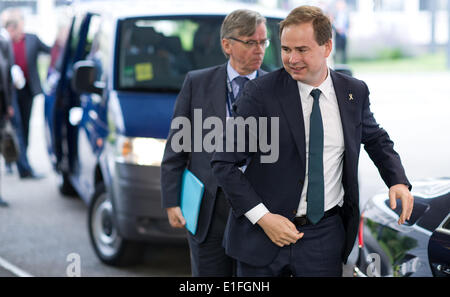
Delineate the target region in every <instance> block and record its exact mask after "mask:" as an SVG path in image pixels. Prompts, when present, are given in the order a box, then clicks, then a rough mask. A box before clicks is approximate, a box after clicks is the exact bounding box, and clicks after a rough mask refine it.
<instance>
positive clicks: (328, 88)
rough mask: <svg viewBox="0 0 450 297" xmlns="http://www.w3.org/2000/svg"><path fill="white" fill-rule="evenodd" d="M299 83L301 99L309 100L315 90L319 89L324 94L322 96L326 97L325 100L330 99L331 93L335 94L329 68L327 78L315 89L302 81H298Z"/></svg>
mask: <svg viewBox="0 0 450 297" xmlns="http://www.w3.org/2000/svg"><path fill="white" fill-rule="evenodd" d="M297 83H298V88H299V90H300V96H301V98H305V99H306V98H308V96H309V95H310V93H311V91H312V90H313V89H319V90H320V91H321V92H322V95H324V96H325V98H330V92H334V88H333V81H332V80H331V76H330V69H329V68H327V78H326V79H325V80H324V81H323V82H322V84H321V85H320V86H318V87H313V86H311V85H308V84H305V83H302V82H300V81H297Z"/></svg>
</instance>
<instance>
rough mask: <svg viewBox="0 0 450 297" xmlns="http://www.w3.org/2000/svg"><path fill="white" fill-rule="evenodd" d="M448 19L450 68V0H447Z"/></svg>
mask: <svg viewBox="0 0 450 297" xmlns="http://www.w3.org/2000/svg"><path fill="white" fill-rule="evenodd" d="M447 21H448V34H447V35H448V39H447V69H450V0H447Z"/></svg>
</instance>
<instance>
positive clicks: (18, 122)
mask: <svg viewBox="0 0 450 297" xmlns="http://www.w3.org/2000/svg"><path fill="white" fill-rule="evenodd" d="M14 95H15V96H14V97H13V100H12V106H13V108H14V116H13V118H12V124H13V127H14V129H15V132H16V136H17V141H18V144H19V151H20V155H19V159H18V160H17V170H18V171H19V175H20V176H24V175H26V174H28V173H30V172H32V169H31V166H30V163H29V162H28V157H27V150H26V147H25V140H24V135H23V133H24V129H23V125H22V117H21V112H20V107H19V104H18V98H17V94H14Z"/></svg>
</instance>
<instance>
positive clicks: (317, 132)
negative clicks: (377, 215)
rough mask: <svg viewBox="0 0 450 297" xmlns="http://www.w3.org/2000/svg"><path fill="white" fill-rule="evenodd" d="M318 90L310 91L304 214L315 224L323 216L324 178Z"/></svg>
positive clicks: (321, 125)
mask: <svg viewBox="0 0 450 297" xmlns="http://www.w3.org/2000/svg"><path fill="white" fill-rule="evenodd" d="M320 93H321V92H320V90H319V89H314V90H312V91H311V96H312V97H313V98H314V103H313V108H312V112H311V118H310V127H309V163H308V189H307V192H306V201H307V209H306V216H307V217H308V219H309V220H310V221H311V223H313V224H316V223H317V222H319V221H320V219H321V218H322V217H323V212H324V211H323V208H324V206H323V205H324V180H323V124H322V115H321V114H320V107H319V97H320Z"/></svg>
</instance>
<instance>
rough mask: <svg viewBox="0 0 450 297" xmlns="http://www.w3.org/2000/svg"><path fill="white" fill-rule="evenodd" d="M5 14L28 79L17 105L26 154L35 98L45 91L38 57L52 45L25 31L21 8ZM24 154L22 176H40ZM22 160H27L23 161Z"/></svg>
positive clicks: (17, 61)
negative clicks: (38, 65) (39, 72)
mask: <svg viewBox="0 0 450 297" xmlns="http://www.w3.org/2000/svg"><path fill="white" fill-rule="evenodd" d="M3 18H4V19H3V22H4V27H5V29H6V30H7V31H8V33H9V36H10V38H11V41H12V45H13V50H14V58H15V64H16V65H18V66H19V67H20V68H21V69H22V72H23V74H24V76H25V79H26V84H25V86H24V87H23V88H22V89H20V90H17V105H18V107H19V110H18V112H19V113H20V118H21V120H22V123H21V124H22V125H21V126H22V135H23V147H21V148H20V149H21V152H22V154H25V156H26V153H27V149H28V139H29V130H30V117H31V108H32V106H33V98H34V97H35V96H36V95H38V94H40V93H42V87H41V81H40V78H39V74H38V67H37V58H38V55H39V53H46V54H50V47H48V46H47V45H45V44H44V43H43V42H42V41H41V40H40V39H39V37H37V36H36V35H34V34H30V33H24V18H23V15H22V12H21V11H20V10H19V9H10V10H8V11H6V12H5V14H4V16H3ZM25 156H24V157H25ZM24 157H23V158H21V159H20V161H19V162H18V163H17V168H18V170H19V175H20V177H22V178H30V177H31V178H32V177H39V176H38V175H35V173H34V172H33V170H32V169H31V167H30V166H29V164H28V159H27V158H24ZM22 160H24V161H25V162H22Z"/></svg>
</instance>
